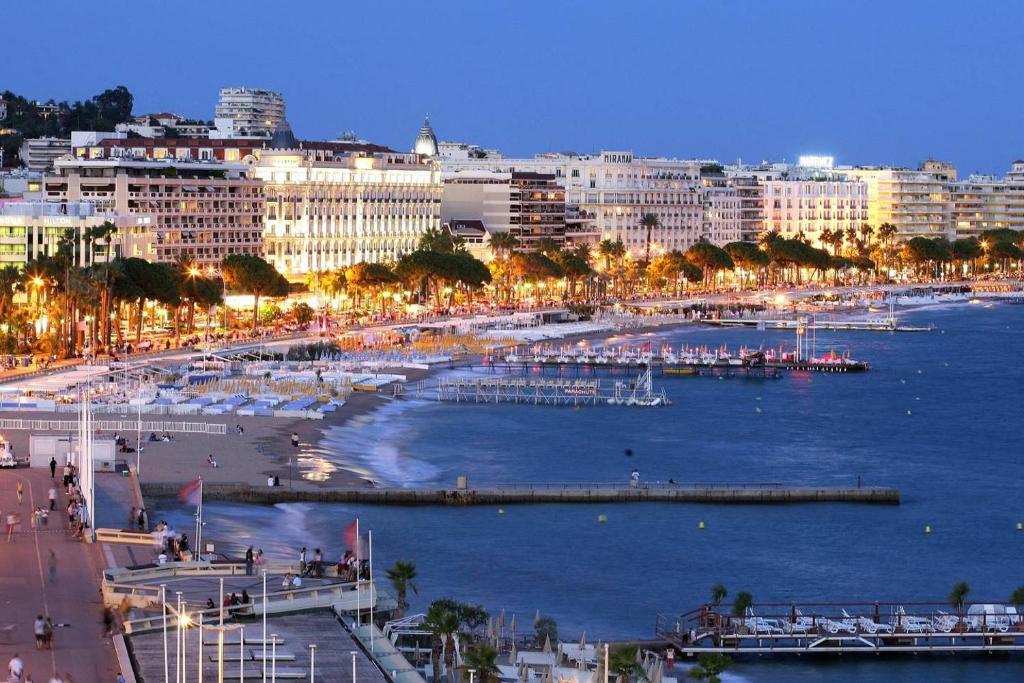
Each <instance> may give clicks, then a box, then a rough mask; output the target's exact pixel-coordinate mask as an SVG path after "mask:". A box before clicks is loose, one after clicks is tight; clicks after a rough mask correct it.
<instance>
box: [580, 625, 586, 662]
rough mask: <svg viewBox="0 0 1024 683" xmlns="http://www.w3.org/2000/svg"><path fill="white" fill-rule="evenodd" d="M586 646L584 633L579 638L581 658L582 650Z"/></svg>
mask: <svg viewBox="0 0 1024 683" xmlns="http://www.w3.org/2000/svg"><path fill="white" fill-rule="evenodd" d="M586 646H587V632H586V631H584V632H583V635H581V636H580V656H581V657H582V656H583V649H584V648H585V647H586Z"/></svg>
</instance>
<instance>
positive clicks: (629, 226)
mask: <svg viewBox="0 0 1024 683" xmlns="http://www.w3.org/2000/svg"><path fill="white" fill-rule="evenodd" d="M439 161H440V163H441V168H442V170H443V171H444V172H445V173H446V175H447V174H451V173H455V172H457V171H460V170H469V169H474V170H490V171H496V172H502V173H512V172H516V171H522V172H534V173H546V174H553V175H554V176H555V177H556V178H557V179H558V180H559V182H560V183H561V184H562V185H563V187H564V188H565V203H566V205H567V206H568V207H574V208H578V210H579V211H580V212H581V213H583V214H584V215H586V216H587V217H588V220H590V223H589V225H588V227H587V233H586V234H587V239H588V241H600V240H605V239H608V240H617V239H621V240H622V241H623V243H624V244H625V245H626V247H627V248H628V249H629V252H630V253H631V254H632V255H633V256H634V257H637V258H642V257H643V255H644V253H645V249H646V241H647V232H646V229H645V228H643V226H642V225H641V224H640V220H641V218H642V217H643V215H644V214H646V213H653V214H655V215H656V216H657V217H658V220H659V224H660V225H659V227H658V228H656V229H655V230H653V231H652V233H651V253H652V256H656V255H658V254H660V253H663V252H666V251H671V250H673V249H680V250H683V251H685V250H686V249H688V248H689V247H690V245H692V244H693V243H695V242H697V241H699V240H700V238H701V236H702V235H703V233H704V206H703V186H702V184H701V179H700V168H701V163H702V162H700V161H690V160H686V161H683V160H678V159H665V158H647V157H636V156H634V155H633V153H632V152H624V151H602V152H600V153H598V154H588V155H574V154H545V155H538V156H536V157H534V158H532V159H491V158H482V159H479V158H467V159H461V158H459V159H456V158H441V159H439ZM580 241H582V240H580Z"/></svg>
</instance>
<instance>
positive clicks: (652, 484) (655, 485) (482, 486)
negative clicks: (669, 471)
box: [472, 481, 787, 491]
mask: <svg viewBox="0 0 1024 683" xmlns="http://www.w3.org/2000/svg"><path fill="white" fill-rule="evenodd" d="M785 486H787V484H783V483H780V482H763V483H761V482H756V483H741V484H731V483H727V482H712V483H702V482H669V481H641V482H638V483H637V484H636V485H635V486H632V485H630V484H629V482H621V481H597V482H594V481H570V482H543V481H541V482H498V483H494V484H488V483H480V482H473V485H472V488H473V489H475V490H482V491H575V490H581V491H592V490H599V491H600V490H605V491H621V490H623V489H634V490H641V491H644V490H647V491H650V490H658V491H673V490H676V489H695V490H707V489H721V490H733V489H780V488H783V487H785Z"/></svg>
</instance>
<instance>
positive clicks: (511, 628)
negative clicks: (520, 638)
mask: <svg viewBox="0 0 1024 683" xmlns="http://www.w3.org/2000/svg"><path fill="white" fill-rule="evenodd" d="M508 630H509V631H511V632H512V640H515V639H516V615H514V614H513V615H512V621H510V622H509V624H508Z"/></svg>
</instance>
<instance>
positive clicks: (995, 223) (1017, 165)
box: [950, 161, 1024, 237]
mask: <svg viewBox="0 0 1024 683" xmlns="http://www.w3.org/2000/svg"><path fill="white" fill-rule="evenodd" d="M950 192H951V194H952V201H953V231H954V233H955V236H956V237H977V236H979V235H980V234H981V233H983V232H985V231H986V230H998V229H1000V228H1009V229H1011V230H1024V162H1021V161H1016V162H1014V164H1013V168H1012V170H1011V171H1010V173H1009V174H1008V175H1007V176H1006V177H1005V178H996V177H995V176H978V175H972V176H970V177H968V178H966V179H964V180H960V181H957V182H955V183H952V184H951V185H950Z"/></svg>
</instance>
